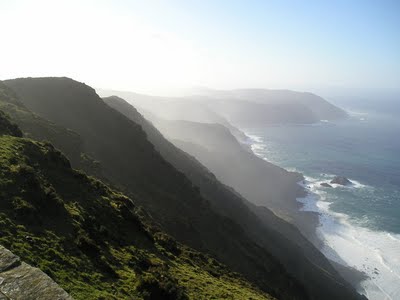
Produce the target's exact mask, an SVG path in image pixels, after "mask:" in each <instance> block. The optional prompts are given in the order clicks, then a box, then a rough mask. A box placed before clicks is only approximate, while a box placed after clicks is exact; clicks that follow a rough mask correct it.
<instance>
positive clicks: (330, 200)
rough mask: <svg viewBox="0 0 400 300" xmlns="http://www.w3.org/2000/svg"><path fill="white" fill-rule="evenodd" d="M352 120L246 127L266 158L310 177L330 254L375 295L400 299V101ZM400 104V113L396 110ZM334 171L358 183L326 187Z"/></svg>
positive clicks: (310, 205) (312, 202) (307, 206)
mask: <svg viewBox="0 0 400 300" xmlns="http://www.w3.org/2000/svg"><path fill="white" fill-rule="evenodd" d="M396 105H397V106H394V107H393V109H389V108H387V107H386V108H385V110H384V111H381V112H379V113H378V112H377V110H376V109H375V110H373V111H372V112H371V111H363V112H351V113H350V114H351V117H350V119H349V120H346V121H340V122H334V123H331V122H321V123H318V124H313V125H284V126H283V125H282V126H269V127H263V128H243V130H244V131H245V132H246V134H248V135H249V136H250V137H252V139H253V146H252V149H253V151H254V152H255V153H256V154H257V155H258V156H260V157H262V158H264V159H266V160H268V161H271V162H273V163H275V164H277V165H279V166H281V167H284V168H286V169H289V170H296V171H299V172H301V173H303V174H304V175H305V177H306V179H307V180H306V184H305V185H306V187H307V188H308V190H309V196H308V197H305V198H303V199H299V201H300V202H302V203H303V204H304V208H303V209H304V210H311V211H316V212H319V213H320V227H319V228H318V230H317V233H318V235H319V236H320V238H321V240H323V241H324V242H325V243H324V247H323V249H322V251H323V252H324V254H325V255H326V256H327V257H329V258H330V259H332V260H335V261H336V262H338V263H342V264H345V265H349V266H352V267H354V268H356V269H358V270H360V271H362V272H364V273H365V274H367V276H369V278H368V279H367V280H366V281H364V282H363V283H362V285H361V289H360V292H362V293H364V294H365V295H366V296H367V297H368V298H369V299H373V300H375V299H376V300H378V299H379V300H380V299H400V121H399V120H398V119H399V118H398V117H397V116H398V115H400V106H398V104H397V102H396ZM396 109H398V110H396ZM334 175H341V176H345V177H347V178H349V179H350V180H351V181H352V182H353V185H351V186H349V187H342V186H334V187H333V188H325V187H322V186H321V185H320V184H321V183H322V182H329V181H330V180H331V178H332V177H333V176H334Z"/></svg>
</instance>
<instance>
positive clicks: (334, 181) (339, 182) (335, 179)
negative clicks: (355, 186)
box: [331, 176, 352, 185]
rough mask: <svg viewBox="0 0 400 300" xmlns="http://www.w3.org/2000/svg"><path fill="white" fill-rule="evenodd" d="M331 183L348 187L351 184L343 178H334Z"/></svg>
mask: <svg viewBox="0 0 400 300" xmlns="http://www.w3.org/2000/svg"><path fill="white" fill-rule="evenodd" d="M331 183H334V184H340V185H350V184H352V182H351V181H350V180H348V179H347V178H346V177H343V176H335V177H334V178H333V179H332V180H331Z"/></svg>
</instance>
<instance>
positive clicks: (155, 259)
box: [0, 115, 272, 300]
mask: <svg viewBox="0 0 400 300" xmlns="http://www.w3.org/2000/svg"><path fill="white" fill-rule="evenodd" d="M7 122H8V123H9V121H7V118H5V117H4V116H3V115H0V132H2V134H1V135H0V166H1V168H0V186H1V190H0V224H1V235H0V244H2V245H5V246H6V247H7V248H9V249H11V250H12V251H13V252H14V253H16V254H17V255H19V256H20V257H22V258H23V259H24V260H25V261H26V262H28V263H30V264H32V265H34V266H37V267H39V268H40V269H41V270H42V271H44V272H45V273H47V274H48V275H49V276H50V277H52V278H53V279H54V280H55V281H56V282H57V283H59V284H60V285H61V286H62V287H63V288H64V289H65V290H66V291H68V292H69V293H70V295H71V296H72V297H74V298H75V299H167V300H168V299H170V300H172V299H181V300H182V299H212V298H214V299H222V298H238V299H272V297H271V296H269V295H268V294H265V293H263V292H261V291H260V290H259V289H257V288H255V287H254V286H252V285H251V284H249V283H248V282H246V281H245V280H244V279H243V278H242V277H240V276H239V275H238V274H234V273H232V272H230V271H229V270H228V269H227V268H226V267H225V266H223V265H221V264H220V263H219V262H217V261H216V260H215V259H213V258H211V257H209V256H207V255H204V254H202V253H199V252H197V251H194V250H193V249H191V248H188V247H186V246H183V245H181V244H179V243H177V242H176V241H175V240H174V239H172V238H171V237H170V236H168V235H167V234H165V233H163V232H162V231H161V230H160V229H159V228H158V226H156V225H155V224H154V223H153V222H152V220H151V219H150V218H149V217H148V215H147V214H146V213H145V212H144V211H143V209H141V208H139V207H137V206H136V205H135V204H134V203H133V202H132V201H131V200H130V199H129V198H127V197H126V196H124V195H123V194H121V193H119V192H117V191H115V190H112V189H111V188H109V187H108V186H106V185H104V184H103V183H102V182H100V181H99V180H97V179H94V178H92V177H88V176H87V175H85V174H84V173H82V172H80V171H76V170H73V169H72V168H71V166H70V163H69V161H68V159H67V158H66V157H65V156H63V155H62V154H61V152H59V151H58V150H56V149H55V148H54V147H53V146H52V145H51V144H49V143H40V142H36V141H33V140H30V139H25V138H20V137H19V136H18V135H17V136H12V135H9V133H11V132H6V131H7V128H10V124H8V125H7V126H4V124H7ZM6 133H7V134H6ZM0 275H1V281H0V298H1V299H27V300H28V299H71V298H70V297H69V296H68V295H67V294H66V293H65V291H63V290H62V289H61V288H59V287H57V285H56V284H54V282H52V281H51V280H50V279H49V278H48V277H47V276H46V275H45V274H43V273H42V272H41V271H39V270H37V269H34V268H32V267H30V266H28V265H26V264H25V263H21V262H20V260H19V258H18V257H16V256H15V255H13V254H12V253H10V252H9V251H7V250H5V249H4V248H2V247H1V246H0Z"/></svg>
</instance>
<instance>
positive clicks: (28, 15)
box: [0, 0, 400, 93]
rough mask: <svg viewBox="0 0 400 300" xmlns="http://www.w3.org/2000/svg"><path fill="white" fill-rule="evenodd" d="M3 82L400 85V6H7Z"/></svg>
mask: <svg viewBox="0 0 400 300" xmlns="http://www.w3.org/2000/svg"><path fill="white" fill-rule="evenodd" d="M0 28H1V34H0V38H1V43H0V57H1V63H0V79H7V78H15V77H27V76H68V77H72V78H74V79H77V80H79V81H83V82H85V83H87V84H89V85H92V86H95V87H104V88H114V89H124V90H133V91H139V92H155V93H156V91H158V90H163V89H166V88H169V87H171V88H177V87H192V86H208V87H214V88H235V87H264V88H297V89H308V88H311V87H350V88H364V87H377V88H397V87H400V1H399V0H393V1H384V0H371V1H367V0H365V1H356V0H354V1H352V0H343V1H335V0H326V1H324V0H315V1H306V0H303V1H301V0H298V1H296V0H292V1H285V0H283V1H282V0H277V1H268V0H264V1H263V0H260V1H249V0H242V1H235V0H230V1H228V0H227V1H224V0H209V1H206V0H197V1H191V0H165V1H161V0H160V1H156V0H154V1H153V0H143V1H133V0H132V1H116V0H113V1H101V0H97V1H82V0H81V1H74V0H68V1H57V0H51V1H41V0H34V1H19V0H0Z"/></svg>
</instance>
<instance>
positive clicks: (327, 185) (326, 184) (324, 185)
mask: <svg viewBox="0 0 400 300" xmlns="http://www.w3.org/2000/svg"><path fill="white" fill-rule="evenodd" d="M321 186H323V187H329V188H331V187H332V186H331V185H330V184H329V183H326V182H323V183H321Z"/></svg>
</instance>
